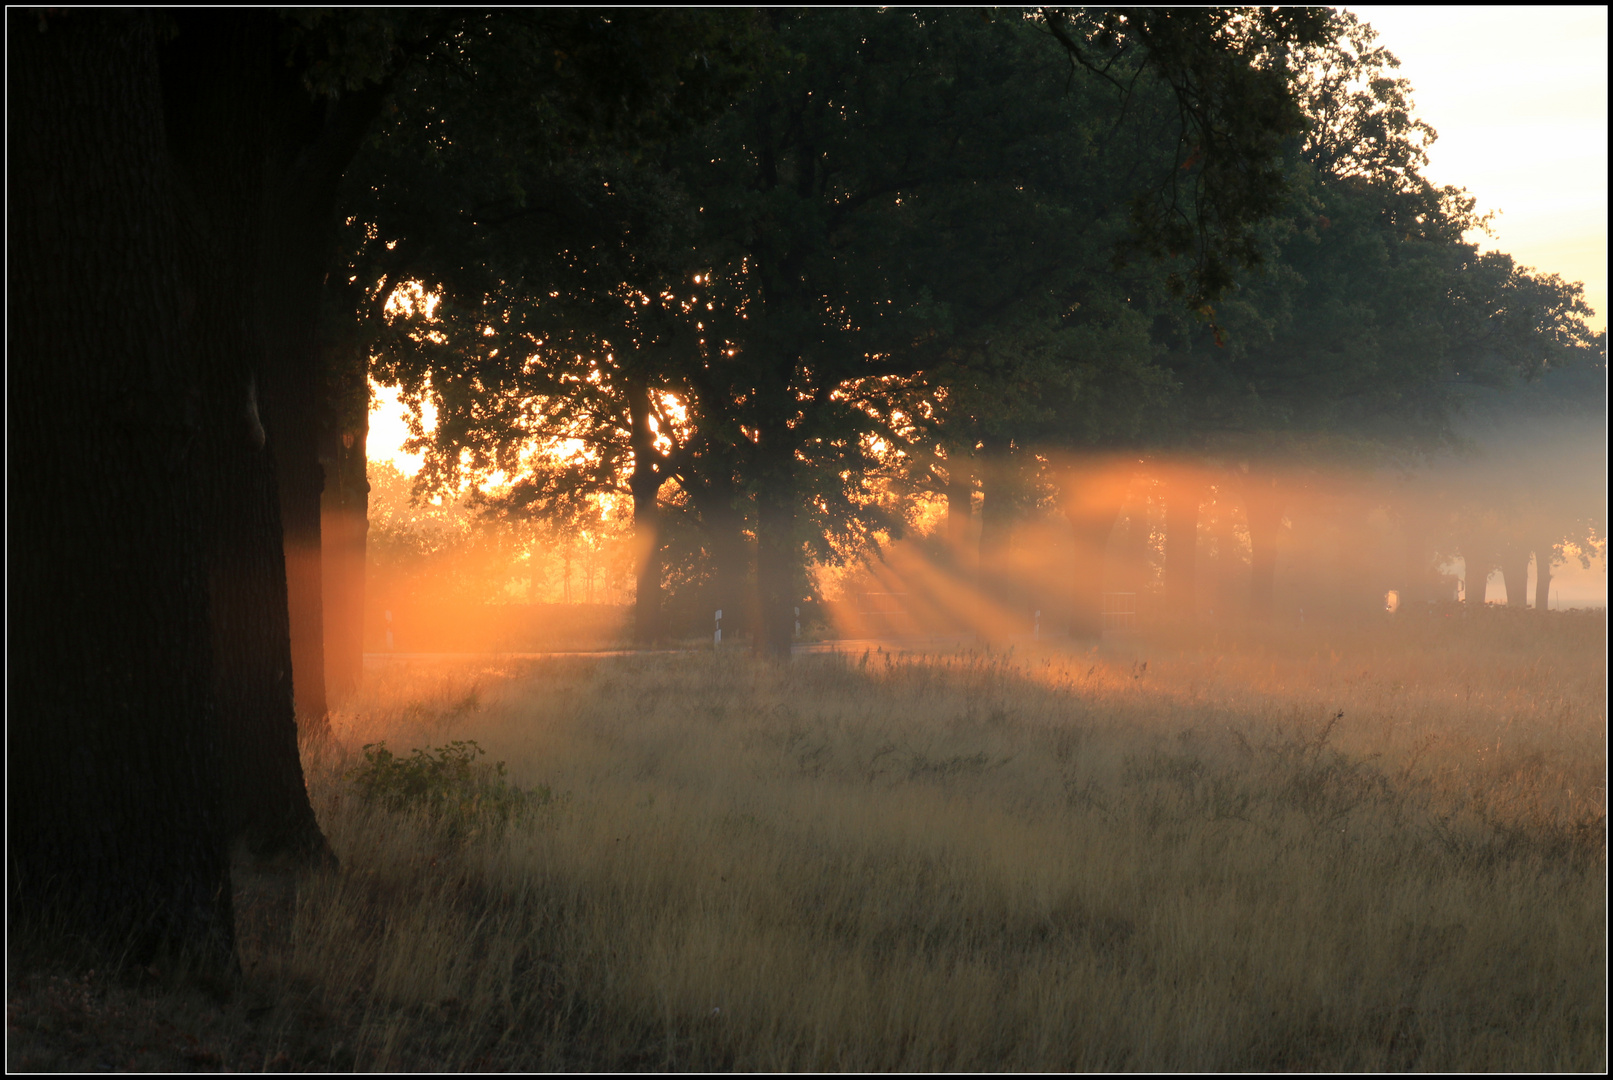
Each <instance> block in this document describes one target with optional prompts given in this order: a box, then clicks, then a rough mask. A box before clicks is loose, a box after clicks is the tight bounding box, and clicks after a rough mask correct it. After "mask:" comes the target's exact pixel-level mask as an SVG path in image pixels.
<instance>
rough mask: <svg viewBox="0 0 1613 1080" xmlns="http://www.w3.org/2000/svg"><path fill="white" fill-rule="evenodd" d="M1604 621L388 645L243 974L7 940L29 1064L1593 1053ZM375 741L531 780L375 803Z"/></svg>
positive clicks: (1494, 617)
mask: <svg viewBox="0 0 1613 1080" xmlns="http://www.w3.org/2000/svg"><path fill="white" fill-rule="evenodd" d="M1605 650H1606V638H1605V622H1604V619H1603V617H1602V615H1601V613H1596V614H1594V615H1575V614H1561V615H1558V614H1549V615H1546V616H1544V617H1542V616H1540V615H1537V614H1535V613H1521V614H1515V613H1511V612H1506V611H1487V612H1483V613H1482V614H1475V616H1474V617H1473V618H1471V619H1461V618H1454V619H1428V618H1422V619H1420V620H1409V619H1408V620H1405V621H1400V622H1394V621H1388V620H1386V621H1385V622H1383V623H1382V624H1376V625H1372V626H1363V627H1357V628H1355V629H1338V628H1327V627H1322V626H1313V627H1308V628H1307V627H1301V628H1297V629H1295V628H1290V629H1288V630H1284V631H1276V630H1244V631H1225V632H1222V633H1220V634H1219V635H1217V634H1215V633H1214V632H1205V633H1204V634H1202V635H1201V636H1199V637H1195V638H1188V637H1186V636H1179V637H1172V636H1171V635H1169V634H1164V633H1162V634H1159V635H1156V636H1154V637H1151V638H1148V639H1137V640H1131V641H1125V642H1109V643H1105V644H1104V645H1103V646H1101V647H1097V648H1089V647H1086V646H1082V647H1076V646H1074V645H1072V644H1070V643H1062V644H1061V643H1043V645H1042V646H1039V647H1038V646H1030V647H1027V646H1024V645H1021V646H1019V647H1017V648H1015V649H1013V650H1011V651H1009V652H1006V653H994V654H985V653H982V652H980V651H978V650H976V651H974V652H969V651H963V652H956V651H955V652H952V653H945V654H919V653H901V654H896V655H892V654H890V653H881V652H878V651H876V652H874V653H872V654H870V655H863V654H852V655H845V654H842V655H813V656H801V657H797V658H796V659H795V660H794V661H793V662H791V663H789V664H774V663H768V662H763V661H758V660H756V659H753V658H752V657H750V656H749V655H746V654H742V653H737V652H735V653H719V654H713V653H712V652H710V651H709V650H708V651H705V652H695V653H687V654H650V655H640V656H622V657H602V658H578V657H561V658H553V659H548V660H529V661H520V662H506V663H500V662H490V661H487V660H482V661H461V662H457V663H440V664H433V663H426V662H417V663H414V664H412V665H411V664H404V663H394V664H392V665H390V666H386V667H383V668H380V669H377V670H375V671H373V672H372V674H371V678H370V679H369V682H368V685H367V686H366V688H365V690H364V691H363V693H362V696H361V697H360V698H359V699H357V700H354V701H352V702H350V703H349V704H348V707H347V708H346V710H345V711H344V712H343V713H341V714H340V715H339V716H337V717H336V731H337V735H338V738H339V740H340V746H338V747H334V748H330V749H327V750H325V751H322V752H321V753H319V754H310V755H309V768H310V789H311V791H312V793H313V795H314V799H315V805H316V807H317V809H318V811H319V814H320V817H321V821H322V822H323V824H324V827H325V829H326V832H327V834H328V835H329V837H330V840H331V842H332V844H333V846H334V847H335V849H336V851H337V853H338V855H339V857H340V859H341V868H340V870H339V871H337V872H334V873H326V874H322V875H315V876H312V877H306V878H302V879H299V880H295V881H292V880H289V879H287V878H285V877H283V876H276V875H273V874H269V873H267V872H265V871H262V870H252V869H250V868H243V870H242V873H241V875H240V877H241V880H240V884H239V893H238V897H237V900H238V904H239V923H240V928H241V934H240V939H241V940H240V952H241V959H242V966H243V969H244V971H245V972H246V975H245V980H244V986H243V987H242V988H241V989H240V990H238V991H237V992H236V993H235V994H234V995H233V996H232V997H230V998H229V1000H227V1001H225V1002H224V1003H222V1004H218V1003H215V1002H214V1001H213V1000H212V999H209V998H206V997H205V996H203V995H201V993H200V991H195V990H186V989H185V988H184V986H183V984H182V982H178V981H176V980H175V979H173V978H167V979H161V978H159V979H154V980H152V981H151V982H152V985H149V986H145V987H142V986H139V985H133V984H130V983H129V982H128V980H127V979H107V978H105V977H103V976H99V975H94V974H91V975H89V976H84V975H81V974H67V973H63V974H59V975H55V976H50V975H47V974H44V973H40V972H32V973H29V974H27V975H26V976H19V974H18V970H17V966H16V962H15V961H14V962H13V972H12V983H13V986H12V993H11V995H10V1000H11V1016H10V1034H11V1050H10V1052H9V1054H8V1062H9V1063H10V1064H12V1065H13V1066H29V1065H32V1066H35V1067H58V1068H65V1067H88V1068H94V1067H96V1066H97V1065H102V1066H111V1067H118V1068H123V1067H131V1068H140V1067H148V1068H154V1067H158V1066H164V1067H169V1066H173V1065H176V1064H177V1065H183V1066H186V1067H192V1068H195V1067H202V1068H208V1067H220V1066H223V1067H228V1068H235V1069H261V1068H265V1067H267V1068H269V1069H276V1068H281V1069H313V1068H340V1069H360V1070H374V1069H425V1068H434V1069H467V1070H474V1069H517V1068H527V1069H679V1070H683V1069H690V1070H692V1069H747V1070H786V1069H797V1070H799V1069H820V1070H842V1069H847V1070H849V1069H871V1070H1030V1069H1107V1070H1150V1069H1159V1070H1238V1069H1252V1070H1280V1069H1304V1070H1357V1069H1396V1070H1400V1069H1416V1070H1486V1071H1489V1070H1495V1071H1499V1070H1520V1071H1536V1070H1586V1071H1596V1070H1601V1069H1603V1068H1604V1067H1605V1066H1606V1063H1607V1029H1606V1004H1607V1003H1606V978H1607V965H1606V960H1607V937H1606V927H1607V921H1606V916H1607V906H1606V901H1607V890H1606V874H1607V857H1606V851H1607V849H1606V810H1607V788H1606V777H1607V744H1606V724H1607V713H1606V702H1607V689H1606V666H1605ZM381 740H384V741H385V743H386V745H387V747H389V748H390V749H391V750H393V751H394V752H395V753H397V754H398V755H399V757H402V756H403V755H405V754H406V753H407V752H408V751H410V750H412V749H415V748H431V747H440V746H443V745H446V744H448V743H450V742H451V741H452V740H474V741H475V742H476V743H477V744H479V746H480V747H482V748H483V749H485V750H486V752H487V756H486V757H485V758H482V759H480V760H482V761H485V762H495V761H502V762H505V763H507V772H506V775H505V777H504V780H505V781H506V783H507V784H513V785H515V786H516V787H517V788H520V789H525V790H528V791H538V793H539V794H538V796H537V797H535V798H532V799H529V800H527V801H526V802H525V803H524V804H523V805H522V806H520V807H519V808H518V809H519V812H518V813H516V814H515V816H514V818H513V819H512V821H511V822H510V823H509V824H508V825H501V824H500V819H499V817H498V815H497V813H495V812H494V811H496V810H497V809H498V808H499V806H500V805H501V804H499V803H498V800H497V798H495V797H494V796H492V795H489V796H488V797H487V802H486V803H485V805H484V804H482V803H476V802H470V803H465V804H463V805H459V806H458V807H457V808H454V807H450V808H449V809H443V807H442V805H439V806H438V808H437V810H436V812H432V811H430V810H428V809H415V810H410V809H407V808H405V809H401V810H398V809H388V808H387V807H386V805H385V804H384V803H382V802H379V801H377V800H375V799H370V800H366V799H365V798H363V797H362V790H361V789H360V788H359V787H358V786H356V785H355V783H354V782H353V780H352V779H351V778H350V777H351V776H352V775H354V773H353V771H354V770H355V769H357V768H361V767H362V766H363V763H364V758H363V755H362V751H361V748H362V747H363V746H364V745H365V744H373V743H376V742H378V741H381ZM483 776H484V779H489V780H491V779H493V777H492V774H491V773H484V774H483ZM540 786H541V787H542V788H546V789H547V792H548V793H549V794H548V796H547V797H546V798H545V797H544V794H543V792H542V791H540V790H539V789H540ZM487 790H489V791H491V790H493V789H487ZM499 790H507V788H506V789H499ZM422 805H423V804H422ZM19 980H21V982H20V983H19ZM30 1055H32V1056H30Z"/></svg>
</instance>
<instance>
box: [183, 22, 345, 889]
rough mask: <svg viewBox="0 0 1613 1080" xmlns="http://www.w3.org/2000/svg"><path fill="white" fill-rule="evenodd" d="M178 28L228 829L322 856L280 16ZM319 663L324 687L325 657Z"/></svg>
mask: <svg viewBox="0 0 1613 1080" xmlns="http://www.w3.org/2000/svg"><path fill="white" fill-rule="evenodd" d="M177 18H178V24H179V26H178V33H177V34H176V35H175V37H174V39H173V40H172V41H171V42H170V43H168V44H167V45H165V46H164V47H163V49H162V54H161V58H162V70H163V90H164V97H165V110H166V111H165V122H166V127H167V132H168V146H169V151H170V154H171V158H172V161H173V163H174V166H175V169H176V173H177V175H178V176H179V178H180V181H181V183H182V184H183V186H184V189H185V191H186V192H187V195H188V199H187V209H188V210H189V216H190V219H191V220H192V222H193V225H194V236H195V241H194V245H195V247H196V249H197V253H198V254H197V273H198V289H199V293H200V295H201V297H202V299H203V304H202V305H201V310H202V311H204V312H208V313H213V314H212V317H211V318H210V319H208V320H207V321H202V322H199V326H198V330H199V332H200V333H202V334H204V335H205V336H203V337H201V338H200V345H201V348H202V350H203V355H204V374H205V378H206V385H207V387H208V391H207V393H208V396H209V398H210V399H211V400H213V401H216V402H217V403H218V409H217V415H218V416H219V418H220V419H219V422H218V423H215V424H213V425H212V428H211V429H210V430H212V429H217V430H216V434H213V435H212V436H211V437H210V439H209V442H208V444H207V448H208V453H207V461H208V464H209V465H210V467H211V475H210V476H209V478H208V479H209V490H210V493H211V494H212V495H213V498H214V500H215V503H214V511H215V512H214V514H213V515H212V517H211V520H212V521H213V522H214V523H215V525H214V528H213V531H212V536H211V547H212V555H211V558H212V569H211V580H212V583H213V586H214V588H213V597H212V611H213V616H214V626H213V635H212V636H213V643H214V657H215V663H216V665H217V666H216V669H215V673H214V679H213V684H214V693H215V697H216V700H217V702H218V706H219V719H220V722H221V723H222V725H223V729H222V730H223V748H224V751H225V763H224V776H225V778H226V791H227V793H228V810H229V814H228V821H229V824H230V826H231V831H232V833H234V834H236V835H239V836H241V837H242V838H244V839H245V840H246V841H247V842H248V844H249V845H250V846H251V847H252V848H253V849H254V850H256V851H258V852H260V853H263V854H270V853H277V852H283V851H284V852H292V853H296V854H299V855H303V856H310V857H311V856H318V855H326V854H328V849H327V847H326V845H325V840H324V837H323V835H322V834H321V833H320V831H319V827H318V824H317V822H316V821H315V819H314V814H313V809H312V807H311V805H310V804H309V802H308V794H307V787H306V784H305V783H304V779H303V773H302V762H301V758H300V757H299V755H298V749H297V728H296V722H295V716H294V713H293V708H292V691H293V687H294V676H295V672H296V666H295V657H294V655H293V652H292V640H293V639H292V635H291V633H290V622H289V613H288V607H287V602H286V588H287V571H288V569H289V564H288V563H287V562H286V561H285V559H284V555H283V549H282V546H281V543H282V532H281V526H282V525H283V519H282V517H281V514H282V512H283V509H284V501H283V500H282V499H281V498H280V497H279V492H278V491H277V486H278V485H277V480H278V474H279V473H280V472H281V471H282V469H283V466H282V464H281V459H282V454H283V453H284V451H285V448H286V445H287V443H288V440H286V439H283V438H281V439H276V438H275V436H274V432H275V431H276V430H277V429H278V428H284V427H285V426H286V425H285V424H284V423H283V422H282V421H280V420H279V419H278V416H279V414H282V413H284V412H285V411H287V410H291V409H294V408H296V407H298V406H297V403H294V402H288V401H285V400H282V401H280V402H278V403H275V402H273V401H271V400H270V399H269V398H268V395H267V394H265V393H264V392H263V388H264V387H266V386H267V385H269V384H270V382H271V379H270V376H269V374H268V373H270V372H272V371H274V370H275V368H276V365H275V362H274V361H275V359H276V354H273V353H270V352H267V351H266V348H265V345H266V343H269V344H272V343H273V342H274V336H273V335H272V334H269V333H266V331H265V327H269V326H274V325H278V323H279V321H280V319H281V318H282V317H295V314H296V313H295V312H294V311H292V312H288V311H287V305H286V304H285V303H284V302H283V300H280V299H279V298H278V297H277V294H276V292H275V291H274V289H273V288H268V287H266V286H265V276H266V275H267V277H268V278H270V279H275V278H277V277H278V276H281V275H283V274H284V273H286V272H288V270H287V268H286V267H284V266H280V265H278V264H277V263H275V262H274V261H273V260H268V259H266V258H265V257H264V255H263V247H264V245H265V241H266V238H267V237H269V236H270V235H272V234H273V233H274V232H275V231H276V230H275V228H274V227H273V225H272V221H273V219H274V218H275V217H276V216H277V214H276V204H275V201H274V200H272V199H269V198H268V197H267V188H266V184H267V181H266V177H265V168H264V148H265V146H266V144H267V143H268V142H269V141H270V139H271V137H272V127H273V123H272V120H273V117H274V116H275V114H276V107H277V103H276V102H275V100H274V89H273V88H274V83H275V82H276V80H277V79H285V78H286V76H285V75H284V73H283V72H282V71H281V67H282V65H279V64H276V62H275V61H276V56H275V53H274V49H273V45H274V42H275V30H276V26H275V22H274V19H273V18H272V16H269V15H267V14H266V13H262V14H260V13H252V14H248V15H241V14H238V13H233V12H200V13H193V12H187V13H185V14H183V15H181V16H178V17H177ZM299 92H300V89H299ZM315 284H316V286H317V278H316V282H315ZM316 300H317V297H316ZM314 396H315V397H316V399H317V393H316V394H315V395H314ZM277 504H278V505H277ZM317 514H318V504H317V501H316V503H315V516H316V517H317ZM316 592H317V589H316ZM319 668H320V671H321V673H320V686H321V687H322V686H323V671H322V669H323V658H322V657H321V662H320V665H319ZM322 716H323V714H321V717H322Z"/></svg>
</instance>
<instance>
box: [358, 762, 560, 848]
mask: <svg viewBox="0 0 1613 1080" xmlns="http://www.w3.org/2000/svg"><path fill="white" fill-rule="evenodd" d="M484 753H486V751H484V750H483V749H482V748H481V747H480V746H478V745H477V744H476V743H475V742H473V741H462V740H458V739H456V740H454V741H453V742H450V743H449V744H448V745H447V746H439V747H438V748H436V749H435V750H420V749H417V750H415V751H414V753H413V754H411V755H410V756H409V757H406V758H400V757H398V756H396V755H395V754H393V753H392V751H390V750H388V749H387V748H386V743H384V742H378V743H368V744H366V745H365V747H364V764H362V765H359V766H357V767H356V768H353V769H350V770H348V772H347V780H348V782H349V783H351V784H352V785H353V787H354V789H355V790H356V791H357V792H358V795H359V797H360V798H361V799H363V800H364V801H365V802H366V803H370V804H372V805H378V806H382V807H385V808H386V809H387V810H392V811H418V812H422V813H424V814H426V815H427V816H428V817H429V818H431V819H432V820H433V821H434V822H436V823H438V824H439V825H441V826H442V827H443V828H445V829H446V831H447V832H448V834H449V835H450V836H453V837H456V838H465V837H469V836H472V835H476V834H479V833H484V832H490V833H493V834H498V833H501V832H503V831H504V829H505V827H506V826H508V825H509V824H510V823H511V822H513V821H518V820H521V819H523V818H525V817H527V816H529V815H530V814H531V812H532V811H534V810H536V809H538V808H539V807H541V806H544V805H546V804H548V803H549V802H551V801H552V800H553V798H554V795H553V793H552V792H551V791H550V790H549V789H548V788H547V787H545V786H543V785H541V784H540V785H539V786H537V787H535V788H532V789H530V790H523V789H522V788H519V787H517V786H516V785H514V784H512V783H510V781H509V780H508V779H506V778H505V775H504V762H502V761H500V762H497V763H496V764H494V765H491V766H489V765H486V764H481V763H478V762H477V761H476V758H477V756H478V755H481V754H484Z"/></svg>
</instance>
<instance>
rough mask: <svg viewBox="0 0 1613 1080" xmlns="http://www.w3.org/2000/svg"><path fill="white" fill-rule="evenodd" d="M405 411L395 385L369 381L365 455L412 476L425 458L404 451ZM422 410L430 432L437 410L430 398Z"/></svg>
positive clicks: (435, 419) (406, 429)
mask: <svg viewBox="0 0 1613 1080" xmlns="http://www.w3.org/2000/svg"><path fill="white" fill-rule="evenodd" d="M408 412H409V410H408V409H407V408H406V407H405V406H404V404H403V400H402V397H401V396H400V394H399V391H398V388H397V387H395V386H381V385H379V384H377V383H373V382H372V383H370V433H369V436H368V437H367V438H366V439H365V440H364V454H365V456H366V457H367V458H368V459H369V460H370V461H390V462H392V464H393V465H394V466H396V468H397V470H398V471H399V472H401V473H402V474H403V475H405V476H413V475H414V474H415V473H417V472H419V471H420V466H421V465H422V464H424V462H425V457H424V456H423V455H421V454H406V453H404V451H403V444H404V442H405V441H406V440H407V439H408V438H409V423H408V421H407V420H405V419H404V417H406V416H407V415H408ZM425 413H426V414H425V418H424V419H425V421H426V429H427V430H428V431H429V430H430V429H431V428H432V427H433V426H434V425H435V424H436V422H437V410H436V407H435V406H433V405H432V403H431V400H430V399H429V398H428V399H427V400H426V410H425Z"/></svg>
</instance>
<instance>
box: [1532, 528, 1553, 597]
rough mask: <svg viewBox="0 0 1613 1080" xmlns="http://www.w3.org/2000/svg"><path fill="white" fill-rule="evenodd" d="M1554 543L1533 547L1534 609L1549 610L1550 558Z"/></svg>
mask: <svg viewBox="0 0 1613 1080" xmlns="http://www.w3.org/2000/svg"><path fill="white" fill-rule="evenodd" d="M1555 546H1556V545H1554V544H1541V545H1538V546H1537V547H1536V548H1535V610H1536V611H1550V610H1551V560H1552V556H1553V555H1554V554H1556V552H1555V551H1554V548H1555Z"/></svg>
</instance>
